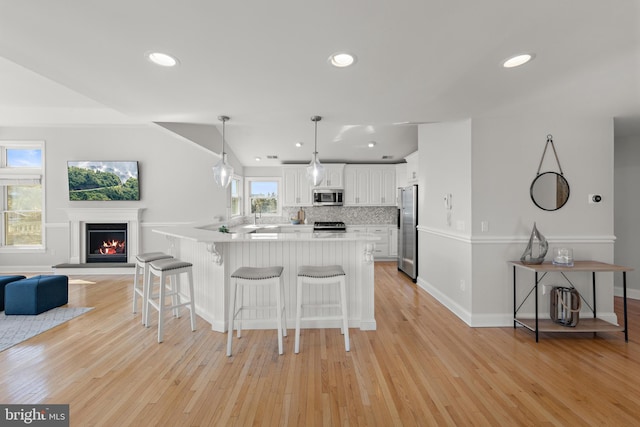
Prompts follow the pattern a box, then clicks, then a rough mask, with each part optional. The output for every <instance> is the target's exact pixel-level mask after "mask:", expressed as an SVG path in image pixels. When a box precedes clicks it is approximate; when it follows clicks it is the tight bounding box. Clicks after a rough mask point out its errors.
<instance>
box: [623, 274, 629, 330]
mask: <svg viewBox="0 0 640 427" xmlns="http://www.w3.org/2000/svg"><path fill="white" fill-rule="evenodd" d="M622 305H623V307H624V340H625V342H629V328H628V327H627V272H626V271H623V272H622Z"/></svg>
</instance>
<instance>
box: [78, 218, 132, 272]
mask: <svg viewBox="0 0 640 427" xmlns="http://www.w3.org/2000/svg"><path fill="white" fill-rule="evenodd" d="M143 210H144V208H67V209H65V211H66V213H67V217H68V218H69V263H70V264H83V263H85V262H86V259H84V258H85V250H84V249H85V245H86V241H85V240H86V238H85V224H86V223H95V222H101V223H105V224H109V223H127V262H130V263H131V262H133V260H134V259H135V257H136V255H138V252H139V251H140V217H141V214H142V211H143Z"/></svg>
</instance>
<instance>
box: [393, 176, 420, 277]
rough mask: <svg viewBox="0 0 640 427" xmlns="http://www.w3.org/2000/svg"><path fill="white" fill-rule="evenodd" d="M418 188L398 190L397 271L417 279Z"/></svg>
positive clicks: (411, 187)
mask: <svg viewBox="0 0 640 427" xmlns="http://www.w3.org/2000/svg"><path fill="white" fill-rule="evenodd" d="M417 225H418V186H417V185H412V186H410V187H402V188H398V270H400V271H403V272H404V273H406V274H407V275H408V276H409V277H411V279H413V281H414V282H415V281H416V280H417V278H418V229H417V228H416V227H417Z"/></svg>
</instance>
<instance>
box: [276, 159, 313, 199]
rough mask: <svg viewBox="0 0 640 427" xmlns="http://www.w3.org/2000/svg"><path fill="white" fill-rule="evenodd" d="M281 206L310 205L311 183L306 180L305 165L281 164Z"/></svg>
mask: <svg viewBox="0 0 640 427" xmlns="http://www.w3.org/2000/svg"><path fill="white" fill-rule="evenodd" d="M282 183H283V186H284V188H283V191H282V194H283V198H282V205H283V206H311V204H312V203H311V184H310V183H309V181H308V180H307V167H306V165H305V166H283V167H282Z"/></svg>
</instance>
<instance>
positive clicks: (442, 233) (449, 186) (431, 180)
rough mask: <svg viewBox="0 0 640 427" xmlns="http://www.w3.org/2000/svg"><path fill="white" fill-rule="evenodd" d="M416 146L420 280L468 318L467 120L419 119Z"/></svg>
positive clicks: (469, 164) (469, 156)
mask: <svg viewBox="0 0 640 427" xmlns="http://www.w3.org/2000/svg"><path fill="white" fill-rule="evenodd" d="M418 147H419V149H418V158H419V177H420V178H419V181H418V207H419V210H418V230H419V233H418V275H419V279H418V284H419V285H420V286H422V287H424V288H425V289H427V290H428V291H429V292H430V293H431V294H433V295H434V296H435V297H436V298H438V299H439V300H440V301H441V302H443V303H444V304H445V305H446V306H447V307H449V308H450V309H451V310H452V311H454V312H455V313H456V314H457V315H458V316H460V317H461V318H462V319H465V321H469V319H470V316H471V312H472V306H471V286H470V285H471V273H472V264H471V247H470V235H471V228H470V225H471V200H472V199H471V196H472V194H471V167H472V163H471V161H472V159H471V120H465V121H461V122H455V123H436V124H429V125H421V126H420V127H419V130H418ZM445 194H451V206H452V209H451V210H447V209H446V208H445V205H444V196H445Z"/></svg>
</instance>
